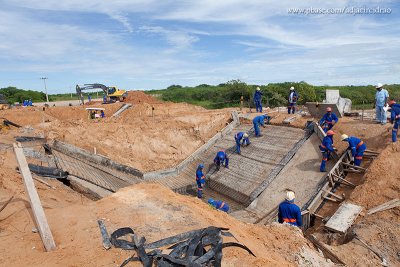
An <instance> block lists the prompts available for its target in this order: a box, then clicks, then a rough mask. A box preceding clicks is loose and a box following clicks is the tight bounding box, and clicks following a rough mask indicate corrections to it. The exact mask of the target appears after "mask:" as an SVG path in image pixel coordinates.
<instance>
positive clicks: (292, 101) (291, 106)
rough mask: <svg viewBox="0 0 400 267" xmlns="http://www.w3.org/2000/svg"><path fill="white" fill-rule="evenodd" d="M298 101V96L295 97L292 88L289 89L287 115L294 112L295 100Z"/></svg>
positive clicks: (295, 94)
mask: <svg viewBox="0 0 400 267" xmlns="http://www.w3.org/2000/svg"><path fill="white" fill-rule="evenodd" d="M298 99H299V96H298V95H297V93H296V91H295V90H294V87H293V86H292V87H290V92H289V97H288V112H287V113H288V114H290V112H292V114H294V113H295V112H296V103H297V100H298Z"/></svg>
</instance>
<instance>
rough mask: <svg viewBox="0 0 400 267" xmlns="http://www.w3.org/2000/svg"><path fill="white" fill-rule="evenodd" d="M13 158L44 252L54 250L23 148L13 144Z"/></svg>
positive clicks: (54, 245) (51, 236) (52, 240)
mask: <svg viewBox="0 0 400 267" xmlns="http://www.w3.org/2000/svg"><path fill="white" fill-rule="evenodd" d="M14 152H15V157H16V158H17V162H18V165H19V169H20V171H21V174H22V177H23V181H24V185H25V191H26V193H27V194H28V198H29V202H30V203H31V208H32V213H33V216H34V219H35V222H36V225H37V227H38V230H39V234H40V237H41V238H42V241H43V245H44V247H45V249H46V251H51V250H53V249H55V247H56V244H55V242H54V239H53V235H52V234H51V231H50V227H49V224H48V223H47V219H46V215H45V214H44V210H43V207H42V204H41V203H40V199H39V195H38V193H37V191H36V188H35V184H34V183H33V178H32V174H31V172H30V170H29V167H28V163H27V162H26V158H25V155H24V151H23V148H22V147H20V146H17V144H15V143H14Z"/></svg>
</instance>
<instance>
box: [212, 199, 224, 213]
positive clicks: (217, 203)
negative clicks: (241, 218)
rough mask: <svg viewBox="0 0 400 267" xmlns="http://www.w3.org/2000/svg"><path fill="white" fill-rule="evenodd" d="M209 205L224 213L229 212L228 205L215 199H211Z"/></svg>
mask: <svg viewBox="0 0 400 267" xmlns="http://www.w3.org/2000/svg"><path fill="white" fill-rule="evenodd" d="M208 204H209V205H210V206H211V207H213V208H215V209H217V210H222V211H224V212H228V211H229V205H228V204H226V203H225V202H224V201H221V200H214V199H212V198H210V199H208Z"/></svg>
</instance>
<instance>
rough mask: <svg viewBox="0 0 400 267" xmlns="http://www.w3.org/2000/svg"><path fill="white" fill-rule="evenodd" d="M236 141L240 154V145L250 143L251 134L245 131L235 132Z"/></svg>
mask: <svg viewBox="0 0 400 267" xmlns="http://www.w3.org/2000/svg"><path fill="white" fill-rule="evenodd" d="M235 141H236V153H238V154H240V146H241V145H246V146H248V145H250V140H249V135H248V134H247V133H244V132H238V133H237V134H235Z"/></svg>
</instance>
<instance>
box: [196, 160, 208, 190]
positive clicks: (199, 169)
mask: <svg viewBox="0 0 400 267" xmlns="http://www.w3.org/2000/svg"><path fill="white" fill-rule="evenodd" d="M203 169H204V164H199V166H197V170H196V183H197V197H198V198H203V186H204V184H205V182H206V181H205V177H204V174H203Z"/></svg>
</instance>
